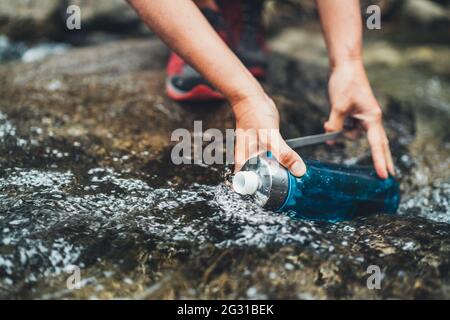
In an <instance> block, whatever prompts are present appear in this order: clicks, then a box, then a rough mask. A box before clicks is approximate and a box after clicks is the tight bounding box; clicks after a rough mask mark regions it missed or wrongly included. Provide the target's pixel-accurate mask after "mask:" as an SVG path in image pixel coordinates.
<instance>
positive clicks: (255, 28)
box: [218, 0, 268, 78]
mask: <svg viewBox="0 0 450 320" xmlns="http://www.w3.org/2000/svg"><path fill="white" fill-rule="evenodd" d="M218 4H219V7H220V10H221V12H222V15H223V17H224V19H225V22H226V24H227V31H228V39H229V43H230V46H231V49H232V50H233V51H234V53H235V54H236V55H237V56H238V58H239V59H240V60H241V61H242V63H244V65H245V66H246V67H247V68H248V69H249V71H250V72H251V73H252V74H253V75H254V76H255V77H257V78H262V77H264V76H265V74H266V69H267V56H268V49H267V46H266V41H265V37H264V28H263V24H262V9H263V1H262V0H245V1H242V0H219V1H218Z"/></svg>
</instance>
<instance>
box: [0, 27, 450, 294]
mask: <svg viewBox="0 0 450 320" xmlns="http://www.w3.org/2000/svg"><path fill="white" fill-rule="evenodd" d="M291 31H292V30H291ZM291 31H290V32H291ZM292 32H293V31H292ZM284 36H286V37H288V36H289V39H290V40H289V41H290V43H289V44H288V45H285V44H286V43H284V42H283V41H278V40H280V38H278V39H273V41H272V44H273V45H274V46H273V47H274V53H273V55H272V57H271V61H270V74H271V76H270V78H269V79H268V81H267V82H266V83H265V86H266V88H267V90H268V91H269V92H270V93H271V94H272V95H273V97H274V99H275V101H276V102H277V105H278V106H279V108H280V112H281V118H282V131H283V134H284V135H285V137H293V136H296V135H302V134H313V133H318V132H321V131H322V123H323V120H325V119H326V117H327V112H328V102H327V98H326V84H327V67H326V56H325V54H324V53H325V52H324V50H323V42H321V40H319V39H320V36H319V35H318V34H312V33H311V34H309V36H306V35H305V34H300V36H299V37H297V38H296V37H294V36H293V33H288V34H287V35H286V34H281V35H279V37H284ZM285 39H286V38H285ZM293 39H297V40H296V41H298V42H295V41H294V40H293ZM290 46H292V47H296V48H308V49H309V50H311V51H312V52H313V53H315V54H308V53H307V52H304V51H305V50H303V51H302V50H291V49H292V47H290ZM386 46H387V45H386V44H382V45H380V44H379V43H378V45H375V46H373V47H370V48H371V49H369V50H374V51H377V50H378V49H379V48H385V47H386ZM413 49H417V50H419V49H418V48H417V47H412V49H411V50H413ZM389 50H390V51H391V52H395V54H396V55H398V54H400V53H399V50H400V49H399V48H397V47H395V46H392V47H389ZM420 50H421V49H420ZM420 50H419V51H420ZM413 51H414V52H415V53H414V54H411V55H410V56H408V55H404V57H415V58H414V59H412V58H411V60H412V61H415V62H414V63H412V64H408V63H407V62H401V63H400V62H398V61H397V60H395V59H389V60H380V59H378V60H377V59H375V58H373V60H370V59H369V61H368V67H369V73H370V77H371V79H372V80H373V82H374V87H375V88H376V90H377V95H378V96H379V97H380V101H382V102H383V103H382V105H383V108H384V110H385V115H386V120H385V122H386V127H387V130H388V132H389V136H390V138H391V144H392V150H393V154H394V158H395V161H396V164H397V165H398V167H399V168H398V169H399V179H400V180H401V182H402V189H403V192H404V194H405V197H404V200H403V202H402V205H401V210H400V212H399V215H396V216H389V215H383V214H378V215H375V216H371V217H366V218H360V219H356V220H354V221H349V222H341V223H336V224H328V223H318V222H311V221H305V220H293V219H290V218H289V217H286V216H283V215H279V214H275V213H273V212H269V211H266V210H263V209H261V208H259V207H257V206H256V205H255V204H253V203H252V202H251V201H248V200H246V199H243V198H241V197H239V196H238V195H236V194H234V193H233V192H231V191H230V189H229V188H228V187H227V185H226V183H225V182H224V181H225V178H224V176H225V175H226V174H229V172H230V170H229V168H228V167H226V166H223V165H214V166H207V165H184V166H183V165H181V166H177V165H174V164H173V163H172V162H171V158H170V152H171V148H170V147H171V141H170V133H171V132H172V131H173V130H174V129H176V128H188V129H192V124H193V121H194V120H204V128H205V129H206V128H208V127H215V128H219V129H224V128H232V127H233V125H234V123H233V117H232V114H231V111H230V109H229V107H228V106H227V104H225V103H215V104H203V105H189V104H177V103H174V102H172V101H170V100H169V99H167V98H166V96H165V94H164V79H165V71H164V66H165V61H166V58H167V50H166V49H165V47H164V46H163V45H162V44H161V42H159V41H157V40H152V39H148V40H121V41H117V42H112V43H108V44H102V45H99V46H94V47H88V48H84V49H73V50H69V51H67V52H65V53H63V54H62V55H58V56H49V57H47V58H45V59H44V60H41V61H37V62H33V63H15V64H9V65H4V66H1V67H0V217H1V219H0V241H1V242H0V297H2V298H44V299H47V298H121V297H122V298H123V297H133V298H245V299H248V298H250V299H258V298H261V299H264V298H292V299H311V298H448V297H449V296H448V292H449V290H448V288H449V286H450V282H449V281H450V280H449V279H450V277H449V270H450V268H449V267H450V260H449V259H450V254H449V253H450V252H449V251H450V242H449V241H450V240H449V239H450V237H449V235H450V225H449V224H448V223H443V222H448V219H447V217H448V215H449V212H448V201H445V200H446V198H447V197H448V194H449V193H448V190H449V187H448V186H449V184H448V182H447V181H448V180H447V179H448V178H449V177H448V174H449V172H448V159H449V157H448V153H449V148H448V143H447V145H446V144H445V141H448V139H447V135H448V128H447V127H448V126H447V122H446V119H448V101H449V98H448V96H447V95H448V93H447V92H446V90H445V88H446V86H447V82H446V81H448V80H446V79H447V78H446V77H445V76H444V75H445V72H446V71H445V70H446V69H445V68H441V67H439V68H438V69H439V70H441V71H440V72H442V73H440V74H435V73H434V72H432V70H433V68H432V65H433V62H435V61H441V60H442V61H443V59H441V60H440V59H435V58H430V57H429V54H428V53H426V54H423V53H420V52H421V51H420V52H419V51H415V50H413ZM290 52H294V53H295V54H289V53H290ZM400 52H401V51H400ZM410 52H412V51H410ZM418 52H419V53H418ZM432 52H433V54H437V55H438V56H439V55H440V54H441V53H446V51H445V50H444V49H442V51H439V50H437V51H435V50H432ZM436 52H437V53H436ZM375 53H376V52H375ZM373 56H376V54H374V55H373ZM418 57H419V58H418ZM411 60H408V61H411ZM418 61H419V62H418ZM443 65H445V62H444V64H443ZM393 73H394V74H395V75H396V76H395V77H393V76H392V74H393ZM434 130H438V131H439V133H440V136H439V137H437V135H436V131H434ZM433 133H434V137H433ZM367 150H368V148H367V143H366V141H365V140H364V139H361V140H358V141H356V142H350V141H341V142H339V143H338V145H337V146H335V147H330V146H327V145H323V146H318V147H314V148H305V149H304V150H301V154H302V156H304V157H313V158H318V159H321V160H327V161H337V162H348V163H358V164H370V161H371V160H370V153H369V152H368V151H367ZM424 150H426V152H424ZM432 182H433V183H432ZM371 265H376V266H378V267H379V269H380V271H381V289H380V290H370V289H369V288H368V287H367V280H368V277H369V275H370V274H369V273H368V272H367V268H368V267H369V266H371ZM74 267H78V268H79V270H80V277H81V278H80V280H81V282H80V284H79V285H80V289H79V290H72V289H70V288H68V287H67V279H68V277H69V276H70V275H72V274H73V270H74V269H73V268H74Z"/></svg>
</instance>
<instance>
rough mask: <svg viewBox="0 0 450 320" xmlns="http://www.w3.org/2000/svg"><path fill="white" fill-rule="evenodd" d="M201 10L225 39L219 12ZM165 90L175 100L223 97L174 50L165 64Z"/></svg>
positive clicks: (218, 98) (223, 25)
mask: <svg viewBox="0 0 450 320" xmlns="http://www.w3.org/2000/svg"><path fill="white" fill-rule="evenodd" d="M201 11H202V13H203V15H204V16H205V17H206V19H207V20H208V21H209V23H210V24H211V25H212V27H213V28H214V29H215V30H216V31H217V33H218V34H219V35H220V36H221V38H222V39H224V41H226V32H225V24H224V21H223V18H222V16H221V14H220V13H219V12H216V11H214V10H211V9H202V10H201ZM166 91H167V94H168V96H169V97H170V98H171V99H173V100H176V101H204V100H220V99H223V95H222V94H221V93H220V92H218V91H217V90H216V89H214V88H213V87H212V85H211V84H209V83H208V81H206V79H205V78H203V76H202V75H201V74H200V73H199V72H198V71H197V70H195V69H194V68H192V67H191V66H190V65H188V64H187V63H186V62H185V61H184V60H183V59H182V58H181V57H180V56H179V55H177V54H176V53H174V52H172V53H171V54H170V58H169V62H168V64H167V80H166Z"/></svg>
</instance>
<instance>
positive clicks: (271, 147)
mask: <svg viewBox="0 0 450 320" xmlns="http://www.w3.org/2000/svg"><path fill="white" fill-rule="evenodd" d="M232 108H233V111H234V114H235V117H236V140H235V148H234V160H235V171H238V170H239V169H240V168H241V167H242V166H243V165H244V163H245V162H246V161H247V160H248V159H250V158H252V157H254V156H256V155H258V154H259V153H261V152H263V151H271V152H272V154H273V155H274V156H275V158H276V159H277V160H278V161H279V162H280V164H281V165H283V166H284V167H285V168H286V169H288V170H289V171H290V172H291V173H292V174H293V175H295V176H297V177H300V176H302V175H304V174H305V172H306V166H305V164H304V162H303V160H302V158H301V157H300V156H299V155H298V154H297V153H296V152H295V151H294V150H292V149H291V148H290V147H289V146H288V145H287V144H286V142H285V141H284V139H283V138H282V137H281V134H280V130H279V121H280V120H279V115H278V110H277V108H276V106H275V103H274V102H273V101H272V99H270V98H269V97H268V96H267V95H266V94H263V95H257V96H250V97H245V98H243V99H240V100H238V101H236V102H233V103H232Z"/></svg>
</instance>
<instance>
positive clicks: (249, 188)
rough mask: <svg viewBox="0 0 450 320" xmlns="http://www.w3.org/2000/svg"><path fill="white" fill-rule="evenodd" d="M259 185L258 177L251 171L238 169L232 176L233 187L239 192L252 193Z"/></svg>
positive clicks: (243, 193)
mask: <svg viewBox="0 0 450 320" xmlns="http://www.w3.org/2000/svg"><path fill="white" fill-rule="evenodd" d="M258 187H259V177H258V175H257V174H256V173H255V172H253V171H239V172H238V173H236V175H235V176H234V178H233V189H234V191H236V192H237V193H239V194H242V195H246V194H254V193H255V192H256V190H258Z"/></svg>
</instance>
